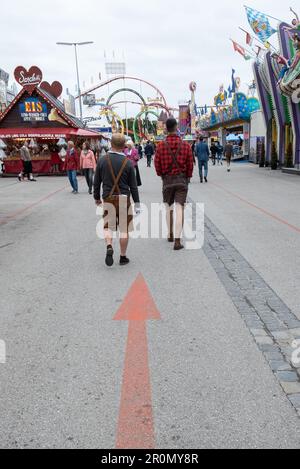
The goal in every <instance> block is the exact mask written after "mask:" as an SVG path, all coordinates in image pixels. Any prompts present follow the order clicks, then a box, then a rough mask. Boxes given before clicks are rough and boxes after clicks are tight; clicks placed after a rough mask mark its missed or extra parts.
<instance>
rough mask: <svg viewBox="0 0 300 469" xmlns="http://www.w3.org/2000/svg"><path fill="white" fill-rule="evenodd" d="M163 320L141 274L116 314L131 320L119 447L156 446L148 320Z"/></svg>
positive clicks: (117, 442) (117, 445) (119, 429)
mask: <svg viewBox="0 0 300 469" xmlns="http://www.w3.org/2000/svg"><path fill="white" fill-rule="evenodd" d="M160 319H161V317H160V313H159V311H158V310H157V308H156V305H155V303H154V300H153V298H152V295H151V293H150V291H149V289H148V286H147V284H146V282H145V280H144V277H143V276H142V275H141V274H140V275H139V276H138V277H137V279H136V281H135V282H134V283H133V285H132V286H131V288H130V290H129V292H128V294H127V296H126V297H125V299H124V301H123V303H122V305H121V307H120V309H119V310H118V312H117V314H116V316H115V317H114V320H115V321H129V326H128V338H127V346H126V356H125V365H124V372H123V383H122V392H121V403H120V411H119V421H118V428H117V437H116V448H117V449H153V448H155V430H154V420H153V411H152V392H151V380H150V370H149V358H148V340H147V326H146V321H151V320H160Z"/></svg>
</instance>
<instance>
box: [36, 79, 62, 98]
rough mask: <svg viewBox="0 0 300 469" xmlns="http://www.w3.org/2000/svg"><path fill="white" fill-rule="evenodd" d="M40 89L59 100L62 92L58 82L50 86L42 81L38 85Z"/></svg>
mask: <svg viewBox="0 0 300 469" xmlns="http://www.w3.org/2000/svg"><path fill="white" fill-rule="evenodd" d="M40 88H42V90H45V91H47V93H49V94H51V96H54V97H55V98H59V97H60V96H61V95H62V92H63V87H62V84H61V83H59V81H54V82H53V83H52V85H50V84H49V83H48V82H47V81H43V83H41V85H40Z"/></svg>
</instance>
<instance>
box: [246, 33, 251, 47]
mask: <svg viewBox="0 0 300 469" xmlns="http://www.w3.org/2000/svg"><path fill="white" fill-rule="evenodd" d="M246 34H247V37H246V42H247V44H248V46H250V47H252V45H253V37H252V36H251V34H249V33H246Z"/></svg>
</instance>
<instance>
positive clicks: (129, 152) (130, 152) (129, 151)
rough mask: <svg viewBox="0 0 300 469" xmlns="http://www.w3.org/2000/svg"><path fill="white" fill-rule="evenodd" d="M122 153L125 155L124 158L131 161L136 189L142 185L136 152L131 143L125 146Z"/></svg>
mask: <svg viewBox="0 0 300 469" xmlns="http://www.w3.org/2000/svg"><path fill="white" fill-rule="evenodd" d="M124 153H125V156H126V157H127V158H128V159H129V160H130V161H131V163H132V165H133V167H134V170H135V175H136V182H137V185H138V187H140V186H141V185H142V181H141V175H140V171H139V164H138V163H139V161H140V157H139V153H138V150H137V149H136V148H135V147H134V145H133V143H132V142H131V141H129V142H127V144H126V149H125V152H124Z"/></svg>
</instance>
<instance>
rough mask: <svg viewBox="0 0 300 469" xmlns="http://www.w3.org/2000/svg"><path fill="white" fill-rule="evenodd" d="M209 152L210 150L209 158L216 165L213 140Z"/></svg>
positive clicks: (215, 149) (215, 151)
mask: <svg viewBox="0 0 300 469" xmlns="http://www.w3.org/2000/svg"><path fill="white" fill-rule="evenodd" d="M210 152H211V159H212V162H213V165H214V166H216V157H217V146H216V144H215V142H212V144H211V147H210Z"/></svg>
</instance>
